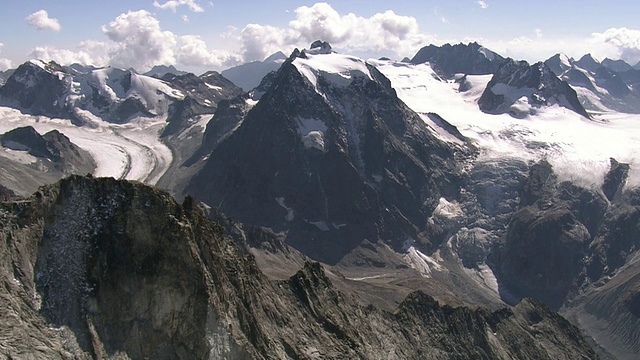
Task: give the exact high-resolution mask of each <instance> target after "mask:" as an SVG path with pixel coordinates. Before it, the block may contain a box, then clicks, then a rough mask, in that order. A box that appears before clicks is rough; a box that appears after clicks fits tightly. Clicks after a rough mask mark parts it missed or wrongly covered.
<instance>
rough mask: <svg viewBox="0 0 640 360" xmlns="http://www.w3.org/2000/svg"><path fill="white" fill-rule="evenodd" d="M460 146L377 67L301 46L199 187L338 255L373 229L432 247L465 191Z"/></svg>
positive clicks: (216, 202) (216, 200)
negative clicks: (442, 203)
mask: <svg viewBox="0 0 640 360" xmlns="http://www.w3.org/2000/svg"><path fill="white" fill-rule="evenodd" d="M320 49H321V48H320ZM454 151H455V150H454V149H452V148H450V147H449V146H447V145H445V144H444V143H442V142H441V141H439V140H438V139H436V138H435V137H434V135H433V134H432V133H431V132H430V130H429V129H428V127H427V126H426V124H425V123H424V121H423V120H422V119H421V118H420V117H419V116H418V115H417V114H416V113H414V112H413V111H411V110H410V109H409V108H408V107H407V106H406V105H405V104H404V103H403V102H402V101H400V100H399V99H398V98H397V96H396V93H395V91H394V90H393V88H392V87H391V86H390V83H389V80H388V79H387V78H386V77H384V75H382V74H381V73H380V72H379V71H378V70H377V69H376V68H375V67H373V66H371V65H369V64H367V63H366V62H365V61H363V60H361V59H358V58H355V57H350V56H345V55H339V54H335V53H328V54H323V53H317V54H313V52H311V51H310V52H307V51H304V52H299V51H297V50H296V51H294V53H293V54H292V55H291V57H289V59H288V60H287V61H286V62H285V63H284V64H283V66H282V67H281V68H280V70H279V71H278V73H277V74H276V77H275V79H274V80H273V83H272V85H271V86H270V88H269V89H268V90H267V91H266V93H265V94H264V95H263V96H262V98H261V99H260V101H259V102H258V104H257V105H255V107H253V108H252V109H251V110H250V111H249V112H248V113H247V115H246V116H245V117H244V120H243V122H242V125H241V126H240V127H239V128H238V129H237V130H236V131H235V132H234V133H233V134H232V135H231V136H229V137H228V139H227V140H225V141H224V142H222V143H221V144H219V145H218V146H217V148H216V149H215V150H214V152H213V153H212V154H211V156H210V158H209V160H208V161H207V164H206V165H205V166H204V168H203V169H202V171H201V172H200V173H199V174H198V175H197V176H195V177H194V178H193V180H192V181H191V183H190V185H189V186H188V188H187V192H188V193H190V194H193V195H195V196H197V197H198V198H200V199H202V200H203V201H205V202H206V203H208V204H209V205H211V206H216V207H220V208H221V209H222V210H223V211H224V212H225V213H227V214H229V215H230V216H232V217H234V218H236V219H238V220H241V221H247V222H249V223H251V224H256V225H260V226H267V227H270V228H272V229H274V230H276V231H282V230H285V229H287V230H288V241H289V242H290V243H292V244H295V246H296V247H298V248H300V249H302V250H303V252H305V253H307V254H310V255H312V256H313V257H315V258H317V259H321V260H324V261H328V262H332V263H335V262H337V261H339V260H340V259H341V258H342V257H343V256H344V255H345V254H346V253H348V252H349V251H350V250H351V249H353V248H354V247H357V246H358V245H359V244H360V243H361V242H362V241H363V240H365V239H368V240H369V241H372V242H377V241H379V240H382V241H383V242H386V243H388V244H390V245H391V246H392V247H394V248H397V249H400V248H401V247H402V245H403V243H404V242H405V241H407V239H413V240H412V241H418V242H422V243H424V244H425V245H427V243H428V240H427V237H425V236H424V231H425V230H426V227H427V222H426V220H427V218H428V217H429V214H430V213H431V212H432V210H433V208H435V206H436V205H437V203H438V199H439V198H440V197H441V196H443V195H444V194H447V195H450V194H454V193H455V192H456V191H457V190H456V189H457V187H456V182H457V181H458V180H457V169H456V166H455V162H454V156H453V154H454Z"/></svg>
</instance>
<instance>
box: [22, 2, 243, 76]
mask: <svg viewBox="0 0 640 360" xmlns="http://www.w3.org/2000/svg"><path fill="white" fill-rule="evenodd" d="M102 32H103V33H104V34H105V35H106V37H107V40H106V41H84V42H81V43H80V44H79V45H78V46H76V48H75V49H60V48H56V47H53V46H40V47H36V48H35V49H33V50H32V51H31V53H30V56H31V57H32V58H38V59H42V60H45V61H49V60H54V61H56V62H58V63H60V64H63V65H67V64H72V63H80V64H85V65H95V66H106V65H113V66H116V67H120V68H129V67H133V68H135V69H136V70H138V71H147V70H149V69H151V68H152V67H153V66H155V65H178V66H185V67H199V68H202V67H214V68H221V67H224V66H232V65H236V64H238V63H240V62H241V60H242V59H241V56H240V55H238V54H234V53H231V52H229V51H215V50H211V49H209V48H208V47H207V44H206V43H205V41H204V40H203V39H202V38H200V37H199V36H196V35H183V36H177V35H175V34H174V33H172V32H170V31H164V30H163V29H162V28H161V26H160V22H159V21H158V19H156V18H155V17H154V16H153V15H152V14H151V13H149V12H147V11H145V10H140V11H129V12H128V13H124V14H121V15H119V16H118V17H117V18H116V19H115V20H113V21H112V22H110V23H109V24H107V25H104V26H103V27H102Z"/></svg>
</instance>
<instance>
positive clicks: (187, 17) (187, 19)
mask: <svg viewBox="0 0 640 360" xmlns="http://www.w3.org/2000/svg"><path fill="white" fill-rule="evenodd" d="M181 18H182V21H184V22H186V23H188V22H189V16H187V15H182V16H181Z"/></svg>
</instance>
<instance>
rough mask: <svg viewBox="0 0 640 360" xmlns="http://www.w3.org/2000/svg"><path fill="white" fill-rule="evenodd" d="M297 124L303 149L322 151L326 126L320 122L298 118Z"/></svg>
mask: <svg viewBox="0 0 640 360" xmlns="http://www.w3.org/2000/svg"><path fill="white" fill-rule="evenodd" d="M297 123H298V132H299V134H300V135H301V136H302V143H303V144H304V147H305V148H307V149H310V148H315V149H318V150H321V151H324V150H325V147H324V136H325V132H326V131H327V125H325V123H324V122H323V121H321V120H317V119H309V118H300V117H299V118H298V119H297Z"/></svg>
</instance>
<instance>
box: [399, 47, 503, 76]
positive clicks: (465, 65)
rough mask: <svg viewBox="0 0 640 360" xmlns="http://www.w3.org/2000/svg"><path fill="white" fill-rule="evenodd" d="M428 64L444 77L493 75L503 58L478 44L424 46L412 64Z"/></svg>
mask: <svg viewBox="0 0 640 360" xmlns="http://www.w3.org/2000/svg"><path fill="white" fill-rule="evenodd" d="M425 62H429V63H430V64H431V65H432V66H433V67H434V68H435V69H436V70H438V71H440V72H442V73H444V74H445V75H446V76H452V75H455V74H460V73H461V74H466V75H485V74H494V73H495V72H496V71H497V70H498V68H499V67H500V65H502V63H504V62H505V58H503V57H502V56H500V55H498V54H497V53H495V52H493V51H491V50H489V49H487V48H485V47H483V46H481V45H479V44H478V43H475V42H474V43H469V44H467V45H465V44H462V43H460V44H456V45H451V44H445V45H443V46H435V45H429V46H425V47H423V48H422V49H420V50H419V51H418V53H416V55H415V56H414V57H413V59H411V63H412V64H421V63H425Z"/></svg>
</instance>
